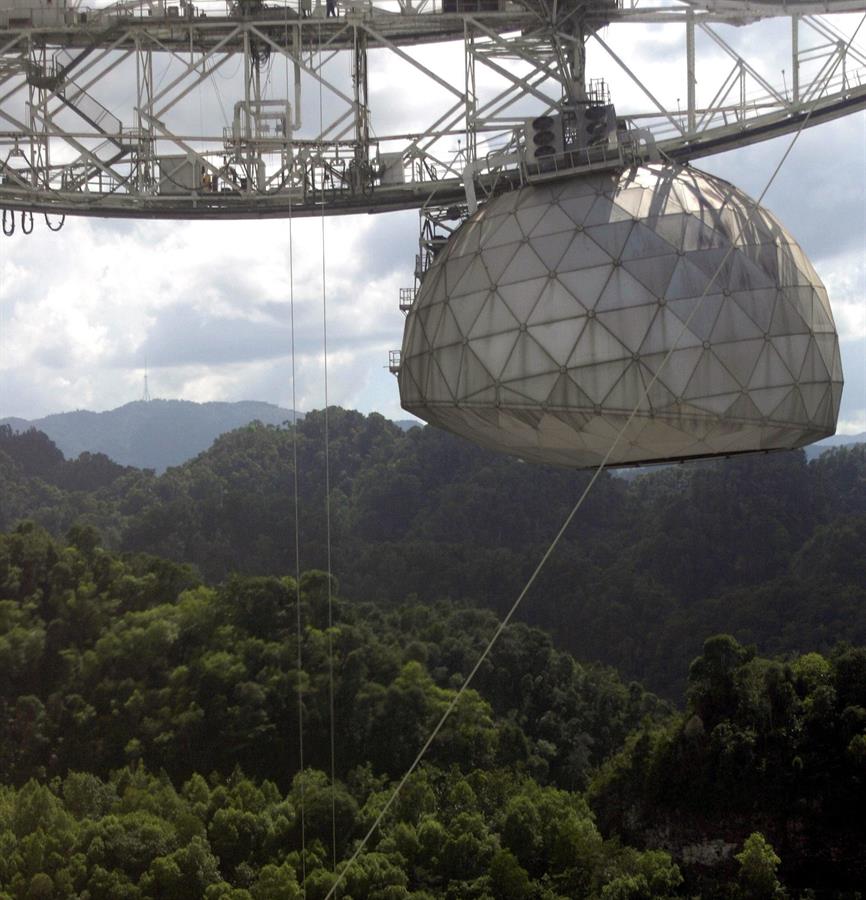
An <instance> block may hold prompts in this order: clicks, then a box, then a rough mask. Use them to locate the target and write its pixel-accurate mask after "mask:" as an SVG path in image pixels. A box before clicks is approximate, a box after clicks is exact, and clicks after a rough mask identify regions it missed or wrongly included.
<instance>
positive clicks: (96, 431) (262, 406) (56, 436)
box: [0, 400, 300, 472]
mask: <svg viewBox="0 0 866 900" xmlns="http://www.w3.org/2000/svg"><path fill="white" fill-rule="evenodd" d="M299 415H300V414H299ZM292 418H293V414H292V410H290V409H285V408H284V407H281V406H277V405H276V404H273V403H266V402H264V401H259V400H241V401H236V402H223V401H211V402H207V403H196V402H195V401H192V400H148V401H144V400H135V401H132V402H131V403H126V404H124V405H123V406H119V407H117V408H116V409H110V410H105V411H104V412H93V411H91V410H86V409H80V410H74V411H71V412H64V413H52V414H50V415H47V416H43V417H42V418H39V419H32V420H28V419H23V418H20V417H9V418H5V419H0V425H9V426H10V427H11V428H12V429H13V430H14V431H26V430H27V429H28V428H36V429H37V430H39V431H42V432H44V433H45V434H46V435H48V437H49V438H51V440H52V441H53V442H54V443H55V444H56V445H57V446H58V448H59V449H60V450H61V451H62V452H63V455H64V456H66V457H67V459H74V458H76V457H77V456H79V455H80V454H81V453H84V452H89V453H104V454H105V455H106V456H108V457H109V458H110V459H112V460H114V462H116V463H119V464H121V465H125V466H135V467H136V468H140V469H154V470H155V471H157V472H164V471H165V470H166V469H167V468H170V467H171V466H177V465H180V464H181V463H183V462H186V461H187V460H189V459H192V458H193V457H195V456H198V454H199V453H202V452H203V451H204V450H207V449H208V447H210V446H211V444H212V443H213V442H214V441H215V440H216V439H217V438H218V437H219V436H220V435H221V434H225V433H226V432H227V431H233V430H234V429H236V428H242V427H243V426H244V425H248V424H250V423H251V422H255V421H259V422H262V423H263V424H265V425H282V424H283V423H284V422H287V421H290V420H291V419H292Z"/></svg>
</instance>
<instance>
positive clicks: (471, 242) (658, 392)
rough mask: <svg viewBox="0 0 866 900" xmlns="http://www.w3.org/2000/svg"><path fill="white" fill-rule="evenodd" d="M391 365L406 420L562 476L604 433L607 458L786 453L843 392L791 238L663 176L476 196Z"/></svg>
mask: <svg viewBox="0 0 866 900" xmlns="http://www.w3.org/2000/svg"><path fill="white" fill-rule="evenodd" d="M732 248H733V249H732ZM397 367H398V369H399V376H398V377H399V384H400V397H401V402H402V404H403V407H404V408H405V409H406V410H408V411H409V412H411V413H413V414H415V415H417V416H419V417H421V418H423V419H425V420H426V421H428V422H430V423H431V424H434V425H437V426H439V427H442V428H445V429H448V430H450V431H453V432H455V433H457V434H460V435H462V436H464V437H467V438H470V439H471V440H473V441H475V442H476V443H479V444H482V445H484V446H488V447H491V448H494V449H496V450H501V451H504V452H507V453H512V454H515V455H517V456H520V457H522V458H523V459H526V460H530V461H535V462H545V463H554V464H559V465H568V466H596V465H598V464H599V463H600V462H601V461H602V459H604V458H605V454H606V453H607V452H608V450H609V448H610V447H611V445H612V443H613V442H614V440H615V439H616V438H617V436H618V435H620V432H621V436H620V438H619V442H618V443H617V445H616V448H615V450H614V452H613V455H612V456H611V457H610V459H609V460H608V462H609V464H610V465H624V464H637V463H644V462H657V461H662V460H677V459H684V458H688V457H700V456H709V455H720V454H731V453H738V452H745V451H753V450H770V449H779V448H793V447H800V446H803V445H804V444H807V443H810V442H812V441H815V440H818V439H820V438H822V437H826V436H827V435H830V434H833V432H834V431H835V427H836V417H837V414H838V410H839V402H840V399H841V393H842V369H841V363H840V357H839V345H838V339H837V336H836V331H835V326H834V324H833V317H832V314H831V311H830V304H829V301H828V298H827V292H826V291H825V289H824V287H823V285H822V284H821V281H820V280H819V278H818V276H817V274H816V273H815V271H814V269H813V268H812V266H811V264H810V263H809V261H808V260H807V259H806V257H805V255H804V254H803V252H802V251H801V250H800V248H799V246H798V245H797V244H796V242H795V241H794V239H793V238H792V237H791V236H790V234H789V233H788V232H787V231H786V230H785V229H784V228H783V227H782V225H780V224H779V222H778V221H777V220H776V219H775V218H774V217H773V216H772V215H771V214H770V213H769V212H767V211H766V210H764V209H761V208H758V207H756V206H755V204H754V201H752V200H750V199H749V198H748V197H747V196H745V195H744V194H743V193H742V192H741V191H739V190H738V189H737V188H735V187H734V186H732V185H731V184H729V183H727V182H725V181H723V180H722V179H719V178H715V177H713V176H710V175H706V174H703V173H701V172H699V171H698V170H696V169H694V168H680V167H676V166H674V167H670V166H656V167H652V168H641V169H632V170H627V171H625V172H624V173H621V174H615V173H602V174H596V175H583V176H577V177H574V178H572V179H568V180H559V181H554V182H551V183H549V184H545V185H541V186H528V187H524V188H522V189H520V190H518V191H512V192H509V193H507V194H503V195H501V196H498V197H496V198H494V199H493V200H491V201H490V202H488V203H487V204H486V206H484V207H483V208H482V209H480V210H479V211H478V212H477V213H476V214H475V215H474V216H472V217H471V218H470V219H469V220H468V221H467V222H466V223H465V224H464V225H463V226H462V228H460V229H459V230H458V231H457V232H456V233H455V234H454V235H453V236H452V238H451V239H450V240H449V241H448V243H447V245H446V246H445V247H444V248H442V249H441V250H440V251H439V253H438V255H437V257H436V259H435V261H434V262H433V265H432V266H431V267H430V269H429V270H428V271H427V273H426V275H425V276H424V278H423V281H422V283H421V286H420V288H419V290H418V292H417V294H416V296H415V297H414V302H413V303H412V304H411V307H410V308H409V311H408V317H407V321H406V329H405V334H404V339H403V347H402V352H401V354H400V358H399V364H398V366H397ZM633 410H636V415H634V417H633V418H630V416H631V413H632V411H633Z"/></svg>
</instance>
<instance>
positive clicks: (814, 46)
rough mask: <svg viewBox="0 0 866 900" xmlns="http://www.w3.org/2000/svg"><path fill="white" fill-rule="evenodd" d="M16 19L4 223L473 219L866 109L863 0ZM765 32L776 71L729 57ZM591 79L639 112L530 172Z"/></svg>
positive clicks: (389, 0) (5, 30)
mask: <svg viewBox="0 0 866 900" xmlns="http://www.w3.org/2000/svg"><path fill="white" fill-rule="evenodd" d="M33 2H34V6H33V8H32V9H22V8H21V7H20V6H18V5H16V7H15V8H14V9H0V208H4V209H7V210H8V209H20V210H26V211H28V212H46V213H57V214H78V215H94V216H128V217H161V218H181V217H182V218H233V217H234V218H243V217H263V216H284V215H287V214H289V212H290V211H291V213H292V214H293V215H306V214H312V213H318V212H320V211H324V212H325V213H329V214H330V213H348V212H362V211H383V210H388V209H399V208H409V207H425V206H430V205H433V206H436V207H441V208H448V207H449V205H454V204H461V205H462V204H465V203H467V202H468V204H469V207H470V208H471V207H472V205H473V204H474V203H475V198H476V197H477V196H478V195H479V194H481V195H483V194H484V193H490V192H492V191H496V190H498V189H499V187H500V186H502V185H514V184H516V183H521V182H524V181H526V180H533V179H535V178H548V177H551V175H553V176H555V175H557V174H560V173H561V172H562V171H563V170H568V171H575V170H581V169H593V168H599V167H606V166H621V165H625V164H630V163H634V162H642V161H647V160H652V159H663V158H665V157H667V158H671V159H676V160H680V161H683V160H687V159H691V158H698V157H700V156H704V155H707V154H710V153H715V152H718V151H720V150H726V149H732V148H735V147H737V146H742V145H745V144H749V143H753V142H755V141H759V140H763V139H765V138H768V137H771V136H774V135H778V134H782V133H785V132H789V131H792V130H794V129H797V128H799V127H800V126H801V125H802V124H803V122H804V121H806V122H807V124H809V125H815V124H819V123H820V122H823V121H827V120H829V119H832V118H836V117H838V116H842V115H846V114H848V113H850V112H854V111H856V110H859V109H862V108H864V107H866V53H864V51H863V50H862V49H860V48H859V47H858V45H857V43H856V42H852V41H851V35H852V34H853V33H854V32H855V31H856V27H857V23H858V22H859V20H860V17H859V16H858V15H856V14H855V13H856V11H858V10H863V9H864V0H839V2H834V0H825V2H823V3H806V2H804V3H798V2H796V0H794V2H792V0H787V2H786V3H784V4H773V3H763V2H760V0H753V2H750V3H742V2H734V0H708V2H703V3H681V2H676V0H668V2H662V3H655V4H645V3H643V2H626V3H625V4H622V3H618V2H614V0H421V2H413V0H399V2H396V0H377V2H370V0H341V2H340V3H339V5H336V4H333V8H334V11H335V12H336V15H333V16H332V15H328V14H327V12H328V6H323V5H322V4H321V3H320V0H283V2H281V3H279V5H272V4H263V3H262V2H260V0H229V2H222V0H202V2H199V3H196V4H193V3H190V2H188V0H180V3H179V5H178V6H174V5H172V3H171V0H169V2H166V0H146V2H145V0H134V2H127V0H124V2H122V3H117V4H113V5H111V6H108V7H105V8H103V9H96V10H90V9H83V8H81V7H78V8H75V9H72V8H68V7H65V6H64V5H62V4H61V5H60V6H59V7H58V6H56V5H52V4H49V3H48V0H33ZM329 5H332V4H329ZM826 12H830V13H837V12H838V13H839V14H838V15H830V16H823V15H819V13H826ZM767 22H775V23H776V24H777V25H778V24H780V25H781V26H784V28H785V29H786V30H785V32H784V34H785V37H784V41H785V44H786V47H785V52H784V54H783V55H784V60H785V61H786V62H785V66H784V67H783V68H781V70H780V71H772V72H770V71H768V70H767V65H766V61H765V60H764V59H763V58H762V56H763V52H762V51H763V48H761V52H758V51H756V50H754V49H752V50H751V52H748V42H746V45H747V49H746V50H744V49H743V47H742V46H741V44H742V43H743V42H742V41H738V40H737V38H738V35H739V34H740V33H742V32H743V31H746V30H748V29H744V27H743V26H749V27H750V28H751V27H752V26H755V27H758V26H759V25H760V24H762V23H767ZM647 25H655V26H660V27H661V26H663V27H666V28H668V29H671V28H673V29H677V30H678V32H679V33H680V34H681V47H682V50H683V64H682V66H681V71H680V74H679V78H678V81H677V84H676V85H673V84H665V85H661V87H659V86H658V85H656V84H654V83H653V78H652V72H649V71H647V67H646V65H645V64H643V65H639V64H637V63H635V62H632V61H630V60H629V59H628V58H627V54H626V53H625V52H624V51H623V50H622V49H621V47H619V46H618V40H619V36H620V35H622V34H625V33H629V34H635V33H639V32H635V29H640V28H642V27H645V26H647ZM863 34H866V28H864V29H863ZM620 43H621V41H620ZM774 50H775V51H776V52H778V51H779V42H778V35H777V36H776V44H775V45H774ZM709 61H711V62H712V65H711V66H710V65H709ZM597 68H598V69H603V70H604V71H605V72H611V71H615V72H617V73H618V74H617V76H616V77H617V78H619V79H620V80H621V81H623V82H624V83H625V84H628V85H629V86H630V93H631V94H632V95H633V97H638V98H640V100H639V101H635V100H634V99H631V100H630V101H628V102H621V98H619V97H617V96H613V98H612V99H613V102H614V104H616V106H617V114H618V120H617V129H618V135H619V138H618V140H616V141H613V142H611V143H610V145H608V146H606V147H605V148H604V150H603V151H602V150H599V149H598V148H596V149H595V151H594V152H592V153H589V152H586V153H583V154H575V153H571V154H567V155H565V156H563V157H561V158H557V159H556V160H553V161H552V162H551V163H550V165H548V166H546V167H545V170H544V171H543V172H542V171H539V170H538V169H537V168H535V169H534V168H533V166H532V165H531V164H527V158H526V155H525V152H524V151H525V146H524V144H525V123H526V120H527V117H532V116H538V115H540V114H542V113H545V112H549V111H555V110H557V109H558V108H559V107H560V106H561V105H562V104H563V103H569V102H574V101H578V102H579V101H580V100H581V99H582V98H585V97H586V96H587V93H586V92H587V90H588V83H587V75H593V74H594V73H595V70H596V69H597ZM461 208H462V206H461Z"/></svg>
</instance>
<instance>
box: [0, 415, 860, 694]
mask: <svg viewBox="0 0 866 900" xmlns="http://www.w3.org/2000/svg"><path fill="white" fill-rule="evenodd" d="M328 422H329V433H330V439H329V459H330V488H331V498H330V499H331V521H330V524H331V530H332V538H333V570H334V571H336V572H337V573H339V577H340V585H341V595H342V596H343V597H344V598H345V599H347V600H351V601H353V602H359V601H365V600H376V601H377V602H383V603H387V604H391V605H394V604H398V603H403V602H406V601H409V602H416V601H417V602H420V603H423V604H429V603H433V602H435V601H437V600H440V599H455V600H467V601H468V602H470V603H471V604H473V605H480V606H486V607H489V608H492V609H493V610H495V611H497V612H502V611H503V610H504V609H506V608H507V607H509V606H510V605H511V603H512V602H513V600H514V598H515V597H516V595H517V593H518V592H519V590H520V589H521V587H522V586H523V584H524V582H525V579H526V578H527V576H528V574H529V573H530V572H531V571H532V569H533V568H534V567H535V565H536V564H537V562H538V560H539V558H540V557H541V555H542V553H543V552H544V549H545V548H546V547H547V545H548V543H549V541H550V539H551V538H552V536H553V535H554V534H555V533H556V531H557V529H558V528H559V526H560V524H561V522H562V521H563V520H564V518H565V516H566V514H567V513H568V511H569V510H570V508H571V507H572V505H573V503H574V502H575V500H576V499H577V497H578V496H579V493H580V491H581V489H582V487H583V486H584V485H585V483H586V480H587V478H588V477H589V476H588V475H587V474H586V473H581V472H572V471H567V470H561V469H552V468H543V467H539V466H530V465H525V464H523V463H521V462H519V461H518V460H515V459H511V458H509V457H505V456H501V455H496V454H493V453H490V452H487V451H485V450H482V449H480V448H478V447H475V446H474V445H471V444H469V443H466V442H465V441H461V440H459V439H457V438H454V437H452V436H451V435H448V434H446V433H444V432H442V431H439V430H437V429H433V428H414V429H411V430H410V431H408V432H404V431H402V430H401V429H399V428H397V427H396V426H395V425H393V424H392V423H390V422H388V421H387V420H386V419H384V418H382V417H381V416H379V415H376V414H373V415H370V416H363V415H361V414H359V413H355V412H349V411H346V410H342V409H337V408H332V409H330V410H329V411H328ZM323 435H324V412H321V411H320V412H316V413H310V414H309V415H308V416H306V417H305V419H303V420H302V421H301V422H300V423H299V424H298V427H297V435H296V437H297V441H296V443H295V441H294V440H293V438H294V436H293V434H292V432H291V431H290V430H289V429H287V428H278V427H274V426H260V425H252V426H249V427H247V428H243V429H240V430H238V431H234V432H231V433H229V434H226V435H224V436H222V437H221V438H220V439H219V440H218V441H216V442H215V444H214V445H213V447H212V448H211V449H210V450H209V451H208V452H206V453H203V454H201V455H200V456H199V457H197V458H196V459H194V460H191V461H190V462H188V463H186V464H184V465H182V466H178V467H176V468H173V469H170V470H168V472H166V473H165V474H164V475H162V476H159V477H158V476H156V475H155V474H154V473H152V472H148V471H141V470H137V469H131V468H124V467H121V466H118V465H116V464H114V463H112V462H111V461H110V460H109V459H107V458H106V457H105V456H102V455H100V454H82V455H81V456H80V457H79V458H78V459H76V460H64V459H63V456H62V454H61V453H60V452H59V451H58V450H57V448H56V447H54V445H53V444H52V443H51V442H50V441H49V440H48V439H47V438H46V437H45V436H44V435H41V434H40V433H39V432H35V431H30V432H25V433H23V434H20V435H15V434H13V433H12V432H11V431H10V430H9V429H3V428H0V479H2V482H0V529H7V530H8V529H9V528H11V527H13V526H14V524H15V523H16V522H17V521H20V520H21V519H25V518H26V519H32V520H34V521H36V522H37V523H39V524H41V525H42V526H44V527H45V528H47V529H48V530H49V531H50V532H51V533H52V534H54V535H55V536H58V537H59V536H62V535H64V534H65V533H66V532H67V530H68V529H69V528H70V527H71V526H72V525H73V524H75V523H79V524H90V525H93V526H95V527H96V528H97V529H98V530H99V531H100V533H101V535H102V537H103V539H104V540H105V542H106V545H107V546H109V547H111V548H114V549H119V550H124V551H129V552H147V553H152V554H157V555H159V556H162V557H165V558H167V559H172V560H175V561H177V562H182V563H189V564H192V565H194V566H195V567H196V570H197V571H198V572H199V573H201V575H202V576H203V577H204V578H206V579H207V580H208V581H210V582H217V581H222V580H223V579H225V578H226V577H227V576H229V575H230V574H232V573H239V574H243V575H278V576H279V575H283V574H285V573H286V572H292V571H294V566H295V559H294V541H295V534H294V530H295V526H294V522H295V504H294V499H293V498H294V463H293V460H294V457H295V454H296V455H297V460H298V464H297V480H298V496H299V501H298V510H297V511H298V516H299V518H300V521H301V522H302V527H301V528H300V534H299V539H300V550H301V566H302V567H303V568H305V569H311V568H324V567H325V563H326V545H325V529H326V517H325V487H324V466H323V461H324V440H323ZM864 543H866V445H857V446H854V447H852V448H841V449H838V450H834V451H831V452H828V453H826V454H824V455H823V456H822V457H820V458H819V459H817V460H814V461H812V462H807V461H806V458H805V456H804V454H803V453H802V452H799V451H798V452H791V453H775V454H769V455H758V456H747V457H739V458H733V459H729V460H721V461H717V462H702V463H691V464H688V465H680V466H674V467H668V468H661V469H656V470H651V471H648V472H647V473H645V474H641V475H639V476H638V477H636V478H634V479H628V480H627V479H623V478H619V477H616V476H614V475H611V474H608V473H605V474H604V475H603V476H602V478H601V479H600V480H599V482H598V483H597V484H596V485H595V487H594V489H593V491H592V492H591V494H590V496H589V499H588V501H587V503H586V505H585V506H584V508H583V509H582V510H581V513H580V515H579V516H578V517H577V519H576V521H575V522H574V523H573V524H572V526H571V528H570V529H569V531H568V532H567V534H566V536H565V538H564V540H563V542H562V543H561V545H560V546H559V548H558V549H557V551H556V553H555V554H554V556H553V557H552V559H551V560H550V562H549V564H548V565H547V567H546V569H545V571H544V573H543V575H542V577H541V579H540V580H539V581H538V583H537V584H536V586H535V587H534V588H533V590H532V592H531V594H530V595H529V597H527V600H526V601H525V603H524V604H523V608H522V611H521V615H522V616H523V617H524V618H525V620H526V621H527V622H528V623H529V624H532V625H535V626H540V627H542V628H545V629H548V630H549V631H550V632H551V633H553V634H555V636H556V641H557V645H558V646H559V647H560V648H562V649H566V650H568V651H570V652H571V653H573V654H574V655H575V656H576V657H577V658H579V659H585V660H597V661H600V662H603V663H605V664H607V665H611V666H614V667H616V668H617V669H618V670H619V671H620V672H622V673H623V674H624V675H625V676H626V677H627V678H633V679H636V680H639V681H641V682H642V683H643V684H645V685H647V686H648V687H649V688H650V689H651V690H653V691H655V692H657V693H659V694H661V695H663V696H665V697H668V698H670V699H672V700H675V701H676V700H678V699H679V698H680V697H681V696H682V691H683V689H684V687H685V673H686V672H687V670H688V665H689V663H690V661H691V660H692V659H693V658H694V657H695V656H696V655H697V654H698V653H700V650H701V646H702V642H703V641H704V639H705V638H706V637H708V636H710V635H712V634H715V633H718V632H722V631H724V632H729V633H731V634H732V635H734V637H736V638H737V639H738V640H739V641H740V642H741V643H744V644H752V643H753V644H755V645H756V646H757V648H758V649H759V650H760V651H761V652H763V653H768V654H771V655H776V654H785V653H796V652H804V651H808V650H817V651H820V652H828V651H829V650H830V649H831V648H832V647H833V646H834V645H835V644H836V642H837V641H840V640H847V641H849V642H851V643H852V644H866V602H864V601H866V556H864V554H863V552H862V548H863V546H864Z"/></svg>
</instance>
